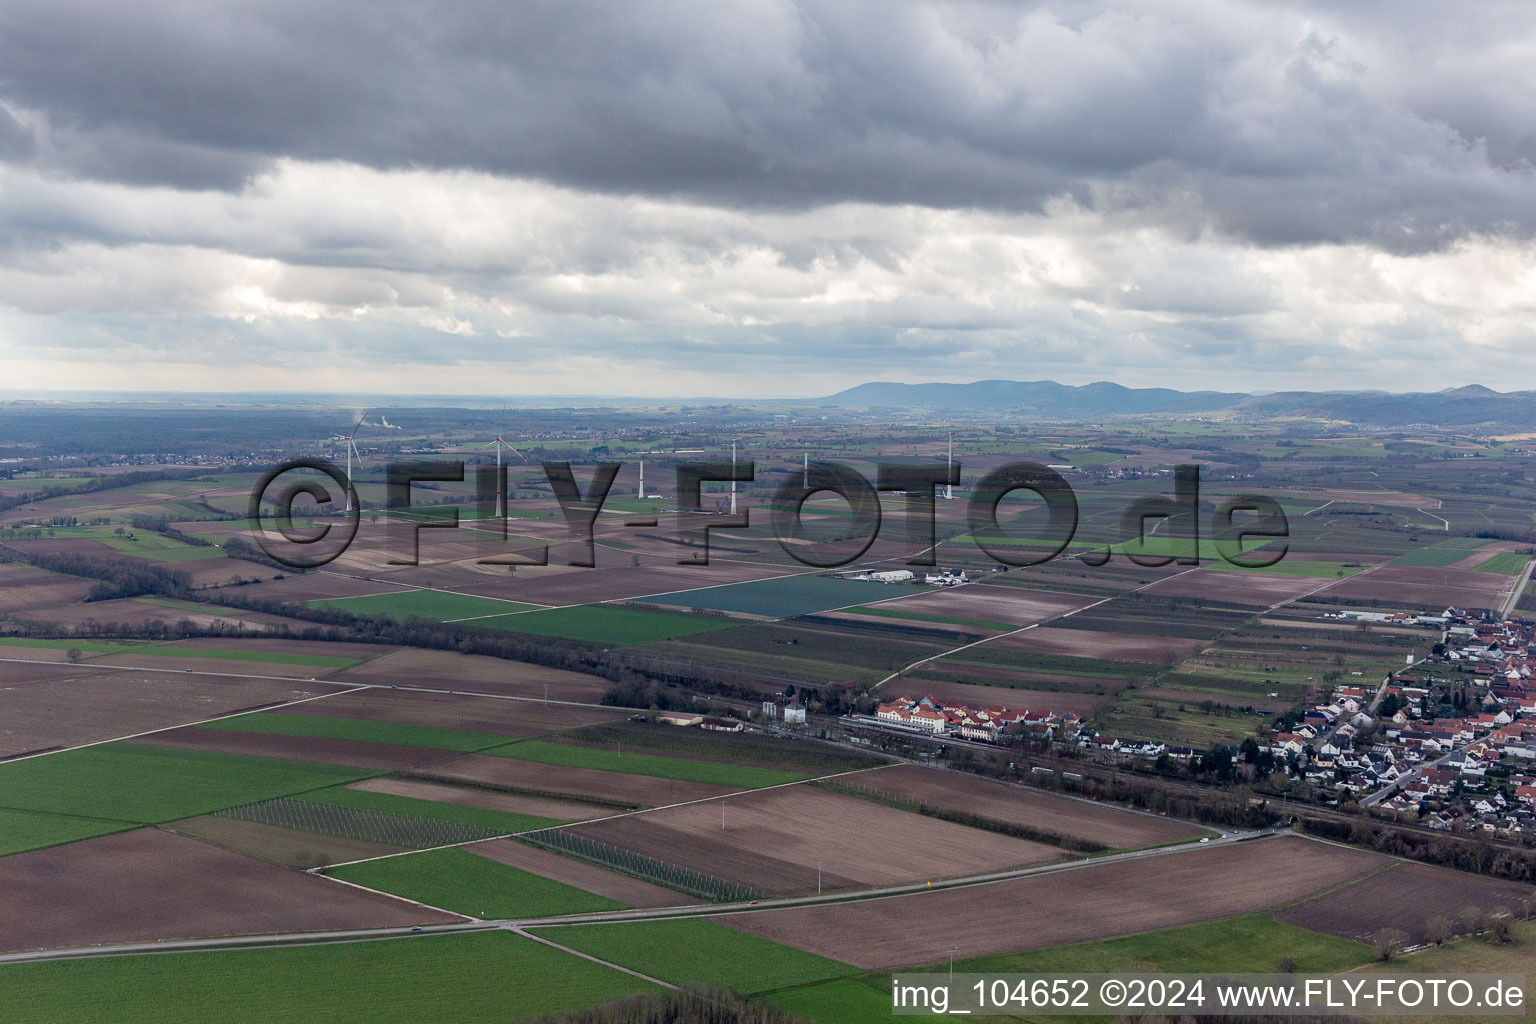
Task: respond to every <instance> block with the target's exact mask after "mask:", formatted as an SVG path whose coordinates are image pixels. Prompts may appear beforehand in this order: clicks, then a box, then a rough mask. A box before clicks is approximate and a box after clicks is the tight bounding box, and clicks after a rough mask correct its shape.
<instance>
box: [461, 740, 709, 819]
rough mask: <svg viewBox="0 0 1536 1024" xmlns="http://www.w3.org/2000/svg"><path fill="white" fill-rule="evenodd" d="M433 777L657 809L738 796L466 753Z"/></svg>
mask: <svg viewBox="0 0 1536 1024" xmlns="http://www.w3.org/2000/svg"><path fill="white" fill-rule="evenodd" d="M432 774H433V775H434V776H438V777H441V778H444V779H452V780H455V781H459V782H469V783H478V784H480V785H488V786H502V787H505V788H507V789H519V790H529V791H532V792H536V793H539V794H546V793H547V794H551V795H554V796H557V797H558V796H562V795H563V796H570V797H574V798H577V799H581V798H583V797H587V798H594V799H598V800H615V801H622V802H624V803H630V804H638V805H644V806H651V807H655V806H657V805H659V804H674V803H678V802H680V801H683V800H700V799H703V798H704V797H710V796H722V795H724V794H726V793H735V792H738V790H735V789H732V788H730V787H729V786H715V785H711V784H709V783H706V782H684V781H682V780H680V779H654V778H651V777H650V776H648V775H628V774H625V773H624V772H604V771H598V770H596V769H594V768H563V767H560V766H557V765H549V764H538V763H536V762H534V761H518V760H514V759H513V758H510V757H495V756H492V755H490V754H466V755H465V756H464V757H461V758H459V759H457V760H454V761H449V762H446V763H444V764H437V765H433V766H432ZM716 813H717V814H718V813H719V812H718V811H717V812H716Z"/></svg>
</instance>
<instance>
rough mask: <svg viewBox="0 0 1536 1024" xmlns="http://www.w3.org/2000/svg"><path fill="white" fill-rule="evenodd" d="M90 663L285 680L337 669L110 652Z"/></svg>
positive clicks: (323, 674) (310, 676) (226, 659)
mask: <svg viewBox="0 0 1536 1024" xmlns="http://www.w3.org/2000/svg"><path fill="white" fill-rule="evenodd" d="M92 664H94V665H110V666H115V667H118V668H154V669H162V670H164V669H170V670H172V671H175V672H219V673H223V672H233V673H249V674H250V675H253V676H284V677H286V678H289V679H306V680H308V679H319V678H322V677H324V676H327V675H329V674H330V673H332V672H335V671H337V670H336V669H334V668H327V667H325V666H324V665H290V664H287V663H285V662H280V661H246V660H244V659H235V658H188V657H175V656H169V657H168V656H165V655H159V656H156V655H155V654H154V653H153V652H146V653H144V654H110V655H107V656H106V657H104V658H95V659H93V661H92Z"/></svg>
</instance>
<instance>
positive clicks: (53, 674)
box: [0, 646, 92, 721]
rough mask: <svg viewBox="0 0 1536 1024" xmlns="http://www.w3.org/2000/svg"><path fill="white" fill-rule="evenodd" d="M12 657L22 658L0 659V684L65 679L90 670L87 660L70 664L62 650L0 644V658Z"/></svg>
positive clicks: (7, 684)
mask: <svg viewBox="0 0 1536 1024" xmlns="http://www.w3.org/2000/svg"><path fill="white" fill-rule="evenodd" d="M13 657H20V658H21V659H23V660H19V661H0V686H10V685H11V684H13V683H25V682H28V681H30V680H33V679H65V678H68V677H69V676H78V675H84V674H85V673H87V672H90V671H92V669H91V666H90V663H89V662H82V663H81V664H79V665H71V664H70V663H69V659H68V658H66V657H65V655H64V652H63V651H62V650H58V651H54V650H48V649H46V648H42V647H3V646H0V658H13ZM0 721H3V719H0Z"/></svg>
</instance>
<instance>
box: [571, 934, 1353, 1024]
mask: <svg viewBox="0 0 1536 1024" xmlns="http://www.w3.org/2000/svg"><path fill="white" fill-rule="evenodd" d="M572 930H573V931H574V930H576V929H572ZM570 945H572V946H573V947H574V944H573V943H572V944H570ZM1286 957H1289V958H1291V959H1292V960H1294V961H1295V962H1296V965H1297V966H1296V970H1298V971H1301V972H1313V973H1333V972H1337V971H1343V970H1348V969H1351V968H1354V967H1359V966H1361V965H1365V964H1368V963H1370V961H1371V960H1372V959H1373V958H1374V951H1373V950H1372V949H1371V948H1370V947H1369V946H1366V945H1363V944H1362V943H1358V942H1350V941H1348V940H1346V939H1339V938H1334V937H1333V936H1331V935H1323V934H1321V933H1318V932H1313V931H1308V930H1307V929H1305V928H1297V927H1295V926H1293V925H1287V924H1281V923H1280V922H1278V921H1275V920H1274V919H1273V918H1270V917H1268V916H1266V915H1264V914H1249V915H1246V916H1243V917H1230V918H1223V919H1220V920H1216V921H1207V922H1204V923H1202V924H1194V925H1186V926H1184V927H1180V928H1169V929H1165V930H1163V931H1153V932H1143V933H1141V934H1139V935H1129V936H1125V937H1124V938H1118V939H1100V940H1096V941H1093V942H1080V943H1074V944H1072V945H1067V946H1053V947H1050V948H1047V949H1035V950H1029V951H1027V952H1023V953H1004V954H1001V955H998V956H988V957H979V958H976V959H971V960H957V961H955V970H956V971H957V972H965V973H971V974H1050V973H1103V972H1113V971H1134V972H1136V973H1148V972H1153V971H1181V970H1182V971H1187V970H1193V969H1194V968H1193V967H1192V966H1191V965H1199V970H1201V971H1212V972H1214V971H1230V972H1244V973H1270V972H1273V971H1274V970H1275V968H1276V967H1277V965H1278V964H1279V962H1280V961H1281V960H1282V959H1284V958H1286ZM626 966H628V965H626ZM948 968H949V965H948V963H947V962H946V963H944V964H933V965H922V966H914V967H913V968H912V969H911V970H912V971H921V970H929V971H937V972H943V971H946V970H948ZM890 979H891V975H890V974H889V973H888V972H872V973H869V974H863V975H860V976H858V977H856V978H846V979H843V980H834V981H829V982H823V983H820V984H813V985H808V986H803V987H800V988H793V989H789V990H787V991H779V992H775V993H773V994H772V995H770V996H769V999H770V1001H771V1002H773V1003H775V1004H777V1005H779V1006H782V1007H783V1008H784V1009H786V1010H790V1011H793V1012H795V1013H800V1014H804V1015H805V1016H807V1017H810V1018H811V1019H812V1020H814V1021H817V1022H819V1024H858V1022H862V1021H867V1020H874V1019H876V1018H883V1017H885V1016H889V1014H890V1012H891V980H890ZM909 1019H913V1020H939V1019H941V1018H939V1017H922V1016H919V1017H913V1018H909ZM1007 1019H1016V1020H1030V1021H1035V1020H1038V1021H1040V1022H1042V1024H1045V1022H1049V1021H1052V1020H1062V1019H1065V1018H1060V1017H1056V1018H1052V1017H1038V1018H1037V1017H1023V1018H1018V1017H1013V1018H1007Z"/></svg>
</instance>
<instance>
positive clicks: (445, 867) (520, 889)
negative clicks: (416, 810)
mask: <svg viewBox="0 0 1536 1024" xmlns="http://www.w3.org/2000/svg"><path fill="white" fill-rule="evenodd" d="M326 874H328V875H334V876H335V877H337V878H340V879H341V880H343V881H346V882H352V883H354V884H357V885H364V886H367V887H368V888H370V889H377V890H379V891H380V892H387V893H392V894H394V895H396V896H404V897H405V898H406V899H408V900H415V901H417V902H418V903H425V904H427V905H428V906H432V907H438V908H440V909H442V910H451V911H453V912H454V913H456V914H463V915H465V916H466V917H479V918H495V917H547V916H553V915H556V914H585V913H593V912H597V911H602V910H625V909H627V908H628V904H625V903H620V902H618V901H617V900H610V899H607V898H606V897H603V896H598V895H596V894H595V893H590V892H587V891H586V890H585V889H578V888H576V887H575V886H572V885H565V884H563V883H561V882H556V881H554V880H552V879H548V878H544V877H542V876H540V875H535V874H532V873H531V872H527V871H520V870H518V869H517V868H513V867H508V866H507V865H505V864H501V863H498V862H496V861H494V860H491V859H489V858H488V857H479V856H476V855H475V854H473V853H468V852H466V851H464V850H457V849H453V850H428V851H426V852H425V853H412V854H406V855H404V856H400V857H385V858H382V859H380V860H370V861H363V862H362V863H359V864H348V865H344V866H342V867H339V868H333V869H331V870H329V871H327V872H326Z"/></svg>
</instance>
